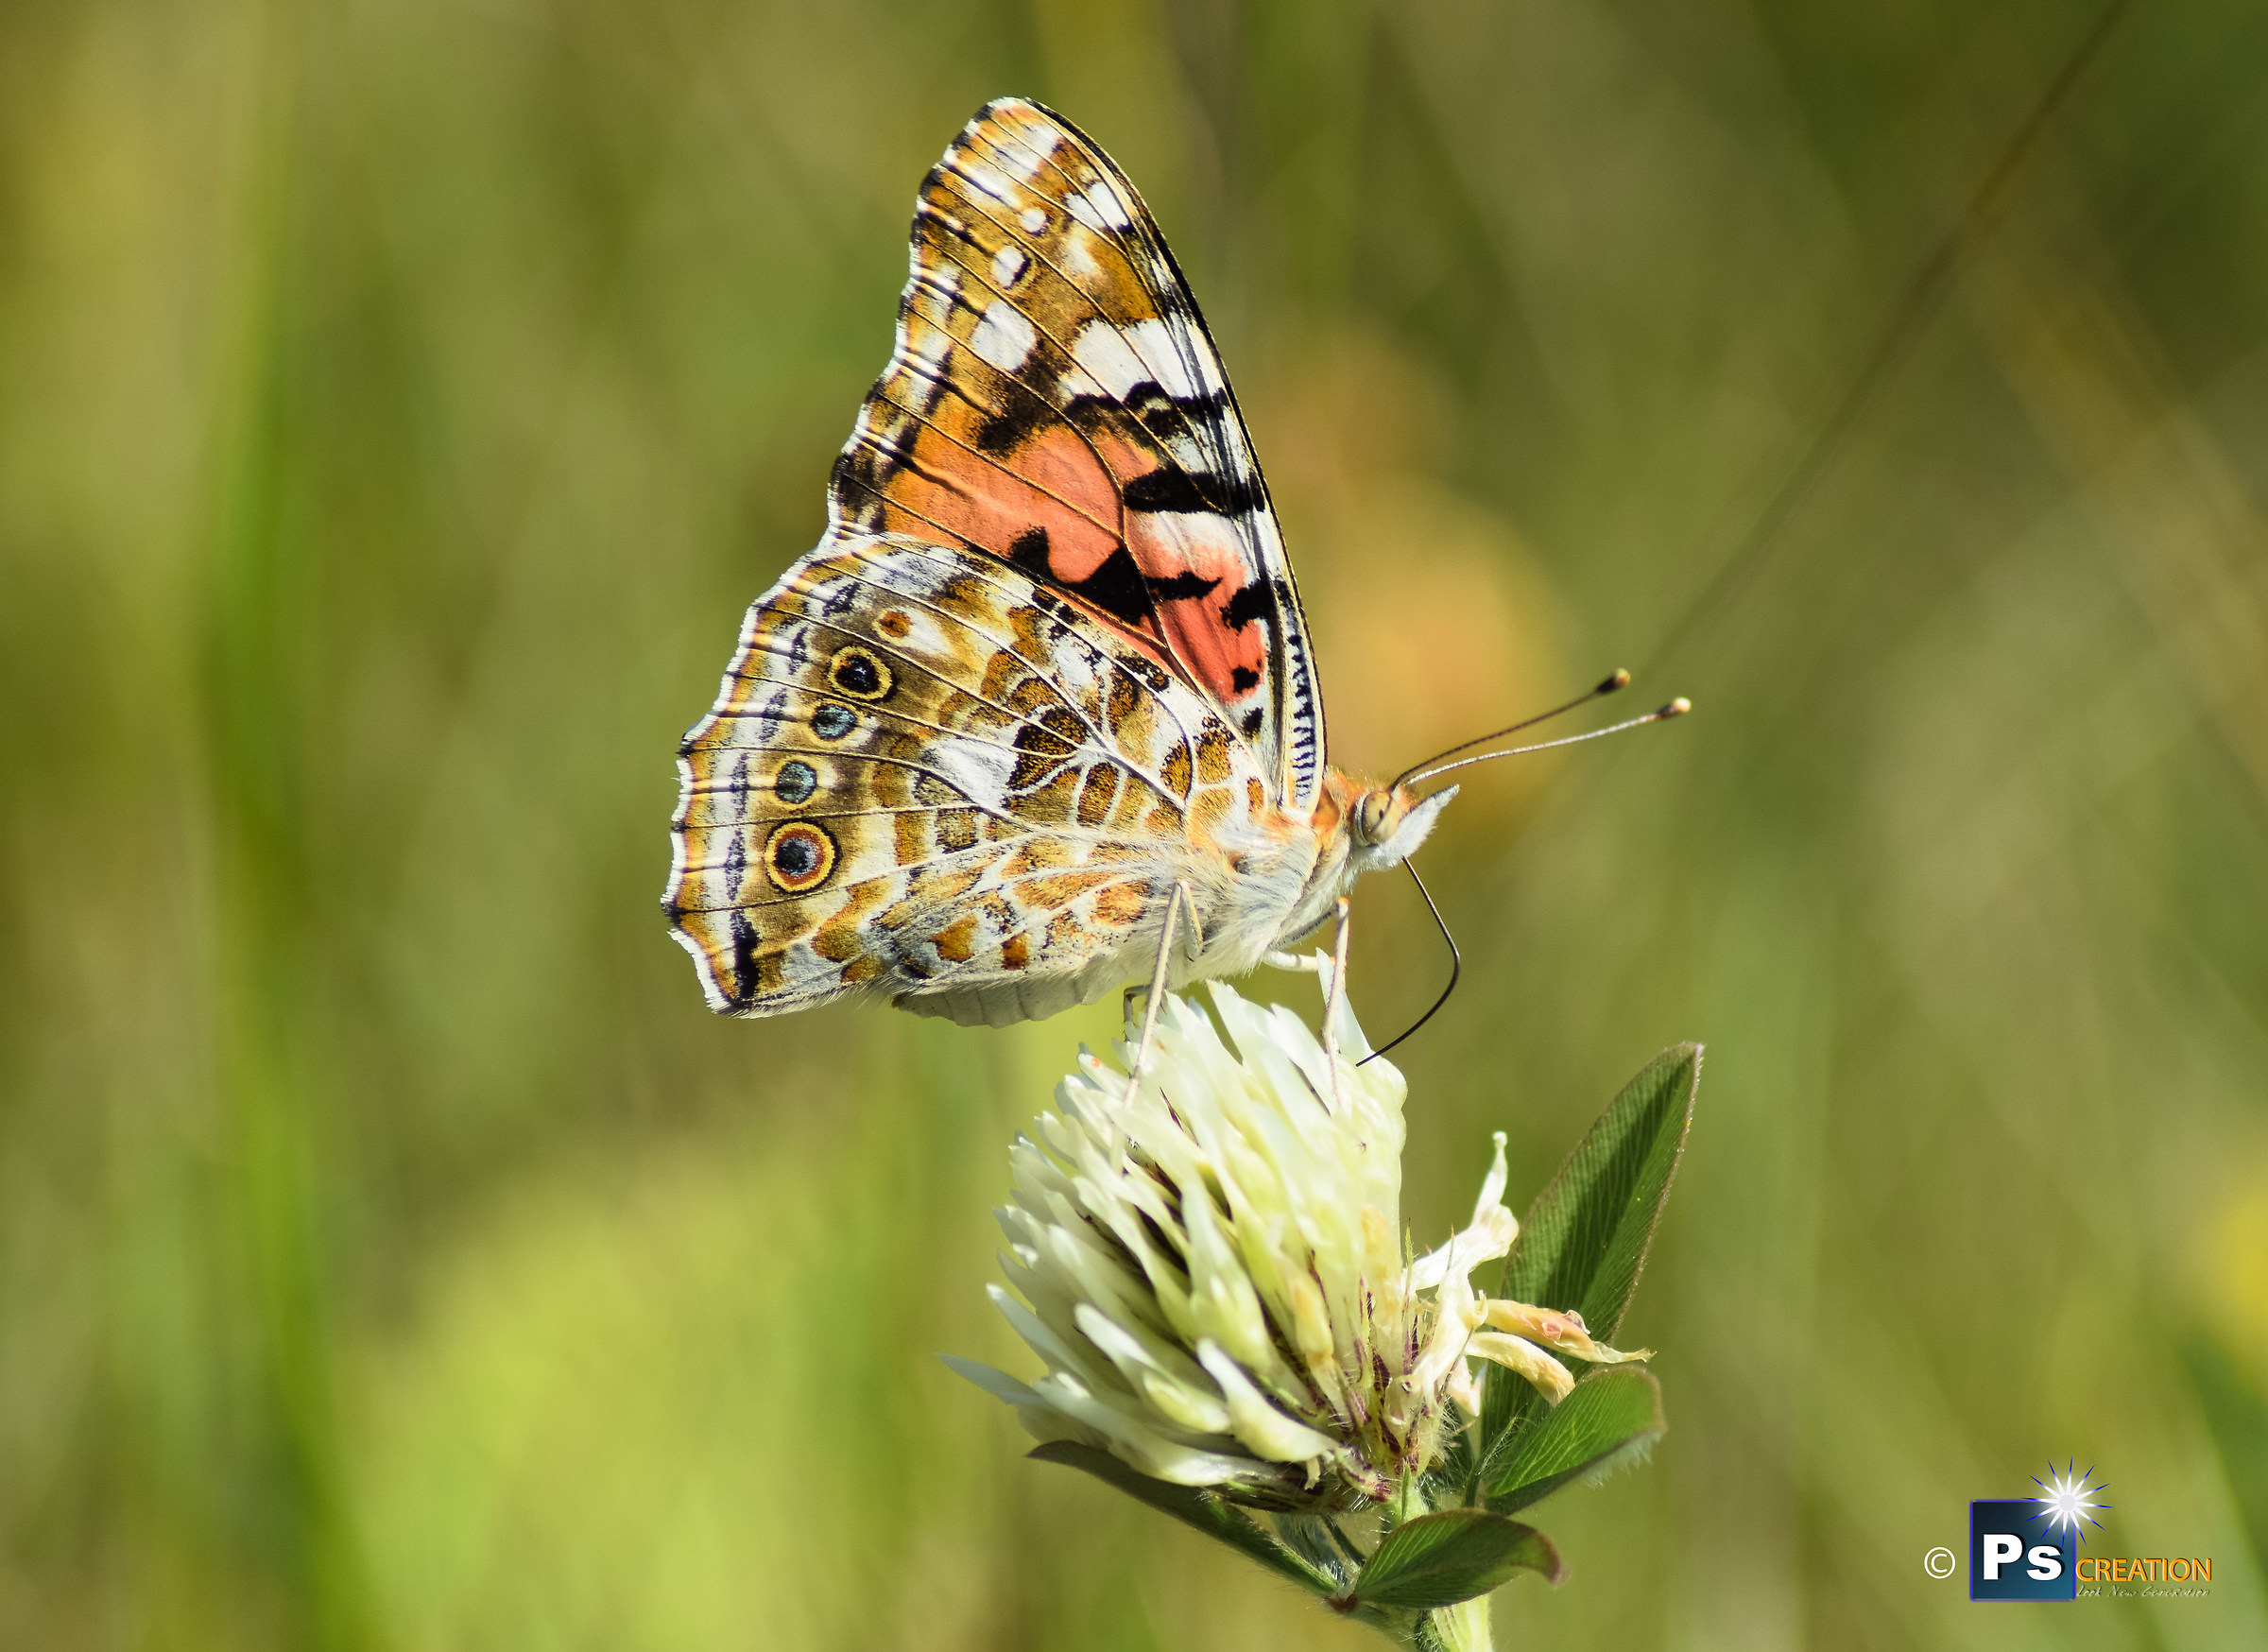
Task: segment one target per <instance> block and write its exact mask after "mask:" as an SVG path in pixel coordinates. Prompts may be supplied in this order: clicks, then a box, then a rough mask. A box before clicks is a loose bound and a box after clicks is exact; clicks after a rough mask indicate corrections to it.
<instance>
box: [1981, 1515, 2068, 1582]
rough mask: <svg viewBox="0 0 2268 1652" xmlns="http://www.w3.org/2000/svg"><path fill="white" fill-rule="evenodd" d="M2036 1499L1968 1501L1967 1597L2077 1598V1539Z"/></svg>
mask: <svg viewBox="0 0 2268 1652" xmlns="http://www.w3.org/2000/svg"><path fill="white" fill-rule="evenodd" d="M2047 1514H2048V1511H2047V1508H2046V1506H2045V1505H2043V1504H2041V1503H2040V1502H2038V1501H2037V1500H2036V1499H2035V1498H2030V1497H2014V1498H2008V1499H2006V1500H2004V1501H1996V1502H1989V1503H1972V1504H1970V1505H1969V1506H1968V1598H1969V1599H1971V1600H2076V1599H2078V1598H2079V1568H2078V1566H2077V1564H2076V1561H2077V1557H2078V1542H2077V1540H2076V1538H2075V1536H2074V1535H2073V1534H2071V1533H2069V1532H2066V1531H2062V1530H2059V1529H2058V1528H2057V1527H2056V1526H2054V1525H2053V1523H2050V1522H2049V1520H2048V1518H2047Z"/></svg>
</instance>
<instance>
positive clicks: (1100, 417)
mask: <svg viewBox="0 0 2268 1652" xmlns="http://www.w3.org/2000/svg"><path fill="white" fill-rule="evenodd" d="M830 520H831V523H832V525H833V529H834V530H835V531H837V532H851V531H855V532H862V533H870V534H871V533H889V534H902V535H907V536H911V537H913V538H917V539H920V540H926V541H930V542H943V543H947V544H965V545H968V546H971V547H973V548H974V549H976V550H979V551H982V552H984V553H986V554H987V555H988V556H990V557H993V558H997V559H1000V560H1001V561H1004V562H1006V563H1008V564H1010V565H1011V566H1013V567H1015V568H1016V569H1018V570H1019V571H1021V572H1022V573H1025V574H1027V575H1029V576H1032V577H1034V578H1036V579H1039V580H1042V581H1044V582H1046V583H1047V584H1050V585H1053V586H1055V587H1056V588H1057V589H1059V590H1061V591H1064V592H1066V593H1069V594H1072V595H1073V596H1074V597H1075V598H1077V599H1078V601H1079V602H1080V603H1082V604H1083V605H1085V607H1086V608H1087V610H1088V611H1090V612H1091V614H1092V615H1093V616H1094V617H1095V618H1097V619H1098V620H1101V621H1103V622H1105V623H1106V624H1107V625H1108V626H1110V627H1113V628H1118V629H1119V630H1121V631H1123V633H1124V634H1125V637H1126V638H1127V640H1129V641H1130V642H1131V643H1132V644H1133V645H1135V646H1136V647H1138V648H1139V649H1141V650H1142V651H1143V652H1144V653H1146V654H1148V655H1149V656H1150V657H1151V658H1153V659H1155V660H1157V661H1159V662H1160V663H1164V664H1166V665H1167V666H1169V667H1170V668H1171V669H1172V670H1173V671H1174V672H1175V673H1176V675H1177V676H1178V677H1180V678H1181V679H1183V680H1185V681H1187V682H1188V683H1190V684H1191V685H1192V686H1193V687H1194V688H1195V689H1196V690H1197V691H1198V692H1199V693H1200V694H1201V695H1203V696H1204V697H1206V698H1207V699H1209V700H1210V701H1211V704H1212V706H1213V707H1214V708H1215V709H1216V710H1217V711H1218V712H1219V713H1220V714H1221V715H1222V717H1223V718H1224V720H1225V721H1226V722H1227V723H1228V724H1229V727H1230V728H1231V729H1232V730H1234V731H1236V733H1237V735H1238V737H1239V738H1240V739H1241V740H1242V741H1243V742H1244V743H1245V744H1246V746H1247V747H1248V749H1250V751H1251V753H1252V757H1253V760H1254V762H1255V763H1256V764H1257V766H1258V767H1259V769H1260V772H1261V773H1262V774H1263V776H1265V777H1266V780H1267V784H1268V787H1269V790H1270V792H1271V797H1270V801H1272V802H1276V803H1280V804H1282V805H1284V806H1286V807H1291V808H1295V809H1297V810H1301V811H1304V810H1305V809H1307V808H1308V807H1310V806H1312V804H1313V802H1314V797H1315V793H1316V789H1317V787H1318V786H1319V784H1320V782H1321V777H1322V774H1323V761H1324V751H1323V735H1322V707H1321V700H1320V696H1319V694H1318V692H1317V689H1316V686H1315V680H1314V662H1313V659H1312V657H1311V655H1310V653H1309V648H1308V641H1307V636H1306V630H1305V626H1304V623H1303V621H1302V619H1301V616H1300V611H1299V601H1298V595H1297V590H1296V588H1295V587H1294V584H1293V581H1292V575H1291V569H1290V565H1289V562H1288V560H1287V559H1286V557H1285V555H1284V550H1283V544H1282V538H1281V534H1280V530H1279V527H1278V525H1277V522H1276V517H1275V513H1274V511H1273V509H1272V508H1270V506H1269V503H1268V498H1267V488H1266V484H1265V483H1264V482H1263V480H1262V478H1261V473H1260V467H1259V465H1258V463H1257V462H1256V460H1255V459H1254V457H1253V454H1252V447H1251V442H1250V439H1249V438H1248V436H1247V435H1246V430H1245V425H1244V421H1243V417H1242V415H1241V414H1240V413H1239V411H1238V409H1237V406H1236V400H1235V397H1234V395H1233V393H1232V392H1231V391H1230V389H1229V383H1228V378H1227V375H1226V374H1225V373H1224V372H1223V371H1222V370H1221V367H1220V362H1219V357H1218V355H1217V353H1216V352H1215V351H1214V349H1213V345H1212V340H1211V336H1210V335H1209V334H1208V332H1207V330H1206V327H1205V323H1204V320H1203V318H1202V317H1201V316H1200V315H1199V314H1198V312H1197V307H1196V303H1195V301H1194V299H1192V298H1191V296H1190V293H1189V289H1188V286H1187V284H1186V283H1185V282H1184V281H1183V280H1182V278H1181V274H1180V271H1179V270H1178V269H1177V267H1176V266H1175V264H1174V261H1173V257H1172V255H1171V254H1170V253H1169V252H1168V251H1167V250H1166V247H1165V243H1164V239H1163V237H1162V236H1161V235H1160V233H1159V232H1158V229H1157V226H1156V224H1155V222H1154V221H1153V220H1152V219H1151V217H1150V215H1149V212H1148V210H1147V209H1146V208H1145V207H1144V206H1143V202H1142V198H1141V197H1140V196H1139V195H1138V194H1137V193H1136V192H1135V190H1134V187H1133V185H1132V184H1131V183H1129V182H1128V181H1126V179H1125V176H1124V175H1123V174H1122V173H1121V172H1120V171H1119V170H1118V168H1117V167H1116V166H1115V165H1114V164H1113V163H1111V162H1110V160H1109V159H1108V157H1107V156H1106V155H1104V154H1103V152H1102V151H1101V150H1100V149H1099V148H1097V147H1096V146H1094V145H1093V144H1092V143H1091V142H1090V141H1089V140H1088V139H1087V138H1086V137H1085V136H1084V135H1082V134H1081V133H1080V132H1079V131H1078V130H1077V129H1075V128H1074V127H1073V126H1072V125H1071V124H1070V123H1069V122H1067V121H1065V120H1063V119H1061V118H1060V117H1059V116H1057V115H1055V114H1052V113H1050V112H1047V111H1045V110H1043V109H1041V108H1040V107H1039V106H1038V105H1036V104H1032V103H1027V102H1024V101H1022V100H1020V99H1013V98H1008V99H1002V100H1000V101H998V102H995V103H992V104H988V105H987V106H986V108H985V109H984V110H983V111H981V112H979V113H978V115H977V117H976V118H975V119H974V120H972V121H971V123H970V124H969V126H968V127H967V128H966V129H964V130H963V131H962V133H961V135H960V136H959V138H958V139H956V140H955V141H954V145H953V146H951V147H950V148H949V149H948V150H947V151H946V153H945V157H944V159H943V160H942V161H940V162H939V163H938V164H937V165H936V167H935V168H934V169H933V170H932V171H931V173H930V175H929V177H928V179H927V180H926V181H924V183H923V185H922V188H921V194H920V198H919V204H918V206H917V208H916V213H915V219H914V229H913V245H912V274H911V277H910V279H909V280H908V282H907V284H906V288H905V294H904V297H903V300H902V304H901V307H900V313H899V322H898V336H897V348H896V350H895V352H894V353H893V354H892V355H891V358H890V362H889V365H888V366H887V367H886V368H885V370H884V372H883V375H882V377H881V379H880V380H879V381H878V382H877V384H876V385H875V387H874V390H873V392H872V393H871V395H869V397H868V401H867V404H866V406H865V407H864V408H863V409H862V411H861V413H860V415H859V419H858V422H857V425H856V427H855V429H854V430H853V432H852V435H851V441H850V443H849V445H848V446H847V447H846V448H845V449H844V452H843V455H842V457H841V458H840V459H839V460H838V461H837V462H836V466H835V471H834V476H833V487H832V489H831V491H830Z"/></svg>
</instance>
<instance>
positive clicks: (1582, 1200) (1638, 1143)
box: [1481, 1044, 1701, 1454]
mask: <svg viewBox="0 0 2268 1652" xmlns="http://www.w3.org/2000/svg"><path fill="white" fill-rule="evenodd" d="M1700 1087H1701V1046H1700V1045H1699V1044H1674V1045H1672V1046H1671V1047H1670V1048H1669V1049H1666V1050H1664V1051H1663V1052H1662V1053H1661V1054H1660V1055H1658V1056H1657V1057H1656V1058H1654V1059H1653V1060H1652V1061H1651V1062H1650V1063H1648V1065H1647V1066H1646V1069H1645V1071H1643V1072H1642V1073H1641V1074H1639V1076H1637V1077H1635V1078H1633V1079H1631V1080H1630V1082H1629V1083H1628V1084H1626V1085H1624V1087H1623V1093H1621V1094H1620V1095H1618V1096H1616V1097H1615V1098H1614V1100H1613V1101H1612V1102H1610V1103H1608V1104H1607V1108H1606V1111H1605V1112H1603V1113H1601V1114H1600V1115H1599V1122H1598V1123H1597V1124H1595V1125H1593V1126H1591V1127H1590V1131H1589V1134H1588V1135H1586V1136H1585V1137H1584V1138H1583V1140H1582V1143H1581V1144H1579V1145H1578V1146H1577V1147H1576V1148H1575V1150H1574V1152H1572V1154H1570V1155H1569V1156H1568V1161H1567V1162H1566V1163H1565V1164H1562V1165H1561V1166H1560V1167H1559V1174H1558V1175H1556V1176H1555V1177H1553V1178H1552V1182H1551V1185H1550V1186H1549V1187H1547V1188H1545V1189H1544V1190H1543V1192H1542V1193H1540V1194H1538V1196H1537V1198H1536V1202H1535V1203H1534V1204H1533V1205H1530V1206H1529V1207H1528V1213H1527V1215H1526V1217H1525V1218H1524V1219H1523V1220H1522V1221H1521V1229H1520V1237H1519V1239H1518V1240H1516V1241H1515V1242H1514V1243H1513V1246H1512V1253H1511V1255H1509V1256H1507V1257H1505V1258H1504V1276H1503V1288H1502V1289H1501V1290H1500V1291H1499V1292H1498V1293H1497V1294H1498V1295H1500V1296H1504V1297H1509V1298H1510V1299H1512V1300H1514V1301H1516V1302H1533V1303H1535V1304H1537V1305H1538V1306H1539V1307H1545V1308H1559V1309H1567V1308H1572V1309H1573V1310H1575V1312H1577V1313H1578V1314H1581V1315H1582V1316H1583V1321H1584V1323H1585V1324H1586V1325H1588V1326H1589V1328H1590V1334H1592V1335H1593V1336H1595V1337H1598V1338H1599V1339H1600V1340H1602V1341H1610V1340H1612V1338H1613V1336H1614V1334H1615V1332H1616V1331H1617V1330H1618V1329H1619V1328H1620V1327H1621V1325H1622V1322H1623V1313H1624V1310H1625V1309H1626V1308H1628V1307H1629V1305H1630V1294H1631V1292H1633V1291H1634V1290H1636V1289H1637V1288H1638V1275H1639V1270H1640V1269H1641V1267H1643V1266H1644V1265H1645V1260H1646V1248H1647V1246H1648V1245H1650V1244H1651V1243H1652V1242H1653V1239H1654V1227H1655V1224H1656V1223H1658V1221H1660V1219H1661V1206H1662V1201H1663V1200H1664V1199H1666V1198H1667V1197H1669V1193H1670V1179H1671V1178H1672V1177H1674V1176H1675V1175H1676V1174H1677V1160H1678V1158H1679V1156H1680V1155H1681V1154H1683V1153H1684V1151H1685V1133H1686V1130H1687V1128H1688V1127H1690V1126H1691V1125H1692V1121H1693V1097H1694V1095H1695V1093H1697V1092H1698V1091H1699V1090H1700ZM1537 1404H1538V1397H1537V1395H1536V1391H1535V1389H1533V1388H1531V1387H1529V1386H1528V1385H1526V1384H1524V1383H1521V1382H1518V1381H1516V1380H1514V1379H1512V1378H1511V1377H1509V1376H1508V1375H1506V1374H1505V1373H1503V1372H1493V1373H1491V1374H1490V1376H1489V1379H1488V1389H1487V1400H1486V1405H1485V1406H1484V1407H1483V1410H1482V1415H1481V1437H1482V1440H1483V1441H1484V1447H1483V1451H1484V1454H1486V1450H1487V1447H1488V1446H1492V1445H1494V1444H1495V1442H1496V1441H1497V1439H1498V1437H1500V1436H1501V1435H1502V1434H1503V1432H1504V1430H1505V1429H1506V1428H1507V1427H1509V1426H1510V1425H1511V1423H1512V1422H1513V1421H1514V1420H1515V1419H1517V1418H1521V1417H1523V1416H1526V1415H1527V1414H1528V1413H1529V1412H1531V1411H1532V1410H1534V1408H1535V1407H1536V1405H1537Z"/></svg>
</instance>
